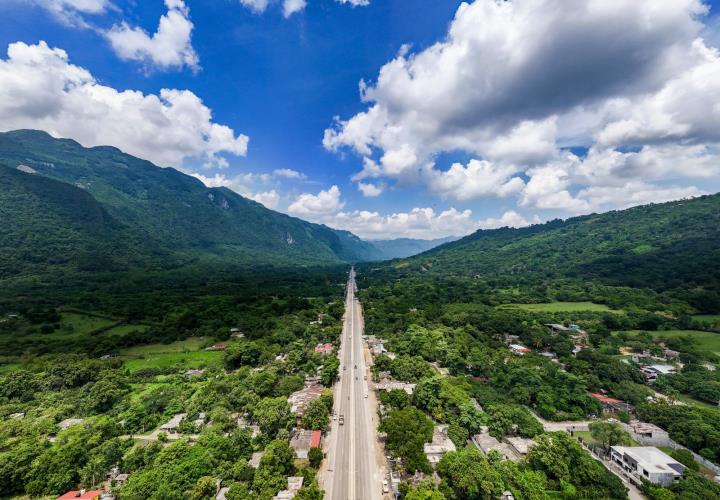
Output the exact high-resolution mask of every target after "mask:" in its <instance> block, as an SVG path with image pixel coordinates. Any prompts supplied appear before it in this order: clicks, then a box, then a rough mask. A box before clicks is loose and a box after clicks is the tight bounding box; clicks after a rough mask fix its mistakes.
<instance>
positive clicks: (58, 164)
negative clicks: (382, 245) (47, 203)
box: [0, 130, 383, 269]
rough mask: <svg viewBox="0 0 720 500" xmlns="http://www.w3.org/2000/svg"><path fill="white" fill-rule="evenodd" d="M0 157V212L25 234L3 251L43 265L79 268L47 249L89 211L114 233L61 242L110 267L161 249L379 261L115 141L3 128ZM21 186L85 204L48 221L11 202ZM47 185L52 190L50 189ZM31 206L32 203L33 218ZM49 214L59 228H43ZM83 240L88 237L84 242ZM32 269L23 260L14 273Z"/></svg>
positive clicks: (360, 245)
mask: <svg viewBox="0 0 720 500" xmlns="http://www.w3.org/2000/svg"><path fill="white" fill-rule="evenodd" d="M0 162H1V163H2V164H4V165H5V167H4V168H3V170H10V171H12V172H13V173H12V174H9V173H8V172H4V174H3V178H7V179H10V178H12V179H13V183H12V184H8V189H7V190H5V191H9V192H8V193H5V194H4V197H3V198H0V208H2V210H3V218H7V219H8V220H13V219H16V220H20V219H21V216H22V220H24V221H26V224H25V225H24V226H23V227H24V228H25V229H26V230H27V232H28V234H26V235H21V234H20V232H22V229H23V228H22V227H14V229H13V235H12V237H11V235H9V234H6V233H5V232H3V233H0V236H1V238H0V247H2V248H3V249H4V248H6V247H11V246H12V245H14V244H16V243H17V242H18V241H24V242H25V245H26V246H27V247H28V248H27V249H26V252H30V253H33V252H35V254H36V256H39V255H41V254H43V255H45V260H44V261H43V258H36V259H34V261H35V262H37V263H38V264H42V263H43V262H44V263H45V264H46V265H48V266H50V267H57V266H63V265H69V264H73V265H74V266H75V267H77V268H78V269H80V268H82V266H79V267H78V265H79V262H78V261H75V262H73V260H72V259H65V260H60V261H56V260H54V259H53V258H52V257H51V256H50V255H49V254H50V252H49V251H45V250H43V248H45V249H49V248H53V247H54V246H56V245H57V244H59V242H58V241H56V238H59V237H61V235H60V234H59V233H57V232H58V231H60V230H61V229H63V226H64V224H65V223H67V224H68V225H69V227H70V228H73V227H75V226H74V225H75V223H76V221H78V220H80V219H81V218H82V212H85V211H87V210H90V211H94V212H97V213H103V214H105V219H106V222H107V223H108V224H109V223H110V221H113V224H114V226H113V227H116V229H115V230H114V232H112V231H110V232H107V231H105V232H103V231H100V232H97V233H94V232H93V231H92V230H91V229H92V228H91V227H90V226H86V227H85V228H84V230H83V231H79V230H77V228H75V229H74V233H73V234H74V236H73V238H70V239H69V240H68V241H66V242H65V243H68V244H69V243H70V242H71V241H73V242H75V245H74V246H73V245H70V246H68V247H67V250H72V252H73V253H77V252H79V253H83V252H84V251H85V249H87V248H90V247H94V248H96V249H101V248H102V249H105V251H106V253H107V254H108V258H109V262H110V264H113V265H110V269H112V268H113V266H114V265H115V264H117V265H119V266H121V267H122V266H123V265H126V266H133V265H147V264H150V263H152V262H153V260H154V259H156V258H157V255H158V254H164V256H163V258H162V260H164V261H165V260H166V259H168V258H169V260H170V262H172V261H177V262H182V261H188V260H197V259H201V260H207V259H209V260H218V259H219V260H221V261H227V262H231V263H233V264H240V265H243V264H244V265H258V264H275V265H283V266H286V265H315V264H326V263H341V262H354V261H364V260H375V259H380V258H382V257H383V256H382V253H381V252H380V251H378V250H377V249H376V248H375V247H374V246H373V245H372V244H370V243H368V242H365V241H363V240H361V239H360V238H357V237H356V236H355V235H353V234H351V233H349V232H347V231H336V230H334V229H331V228H328V227H326V226H323V225H318V224H312V223H309V222H305V221H303V220H301V219H297V218H294V217H290V216H288V215H285V214H281V213H278V212H275V211H272V210H269V209H267V208H265V207H264V206H262V205H261V204H259V203H256V202H254V201H252V200H249V199H247V198H244V197H242V196H240V195H239V194H237V193H235V192H233V191H231V190H229V189H227V188H222V187H220V188H208V187H206V186H205V185H204V184H203V183H202V182H200V181H199V180H198V179H195V178H194V177H191V176H188V175H185V174H183V173H181V172H179V171H177V170H175V169H172V168H159V167H157V166H155V165H153V164H152V163H150V162H148V161H145V160H141V159H139V158H135V157H133V156H130V155H127V154H125V153H122V152H121V151H120V150H118V149H117V148H114V147H107V146H101V147H94V148H84V147H83V146H81V145H80V144H78V143H77V142H75V141H73V140H69V139H55V138H53V137H51V136H50V135H48V134H46V133H45V132H40V131H32V130H19V131H14V132H7V133H3V134H0ZM18 167H19V168H20V170H18ZM47 179H51V180H53V181H54V183H49V182H47ZM8 182H9V181H8ZM20 185H22V186H23V189H24V190H25V191H26V192H33V191H35V192H37V191H38V190H40V189H41V188H40V186H42V189H44V190H45V191H44V192H45V195H46V196H55V195H57V196H60V197H62V196H67V197H68V199H71V200H77V201H78V202H79V200H84V201H83V202H84V203H85V204H86V205H87V206H86V207H81V206H80V205H78V204H76V203H70V204H69V205H68V206H67V207H65V209H61V208H62V207H59V206H57V204H56V205H55V206H54V208H55V209H57V210H50V213H52V217H51V218H50V219H47V218H46V216H45V215H44V213H43V210H41V209H40V207H41V205H42V202H41V201H39V200H37V199H36V203H35V205H32V204H29V203H25V204H23V206H22V209H21V208H20V205H18V204H17V201H16V200H15V201H13V200H12V199H11V197H12V198H15V197H16V196H17V192H15V193H13V191H14V190H16V189H18V188H19V186H20ZM34 185H37V186H34ZM53 190H55V191H57V193H52V194H48V193H49V192H50V191H53ZM59 193H64V194H62V195H61V194H59ZM80 193H85V195H86V196H83V195H81V194H80ZM91 200H94V201H95V205H93V203H92V201H91ZM90 205H93V207H92V209H90V208H89V207H90ZM33 206H35V207H36V208H37V209H38V210H37V212H35V213H34V216H33ZM73 207H74V208H76V209H77V211H76V212H73ZM45 209H47V207H45ZM15 210H18V211H19V212H18V213H15ZM64 218H66V219H65V220H64ZM50 220H52V221H53V225H54V226H55V228H54V229H51V230H49V231H46V230H45V229H47V228H46V227H45V226H46V225H47V224H46V222H49V221H50ZM30 234H33V235H34V236H33V237H32V238H31V237H29V236H30ZM83 238H84V239H86V240H94V241H93V242H92V244H91V242H90V241H85V242H83V241H81V240H82V239H83ZM128 241H133V242H134V246H135V248H133V249H126V248H125V247H126V246H127V242H128ZM113 249H114V250H113ZM108 250H109V251H108ZM133 256H134V257H133ZM18 257H20V255H18ZM13 260H14V261H16V260H18V259H13ZM19 260H22V259H19ZM106 260H107V259H106ZM29 262H33V260H30V261H29ZM166 264H167V262H166ZM28 266H29V263H24V264H23V265H21V266H19V267H18V269H24V268H27V267H28ZM30 267H31V266H30Z"/></svg>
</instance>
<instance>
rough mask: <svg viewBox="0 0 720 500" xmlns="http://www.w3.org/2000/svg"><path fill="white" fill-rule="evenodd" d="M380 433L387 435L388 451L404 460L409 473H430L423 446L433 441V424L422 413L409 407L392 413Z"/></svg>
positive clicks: (384, 422) (384, 421)
mask: <svg viewBox="0 0 720 500" xmlns="http://www.w3.org/2000/svg"><path fill="white" fill-rule="evenodd" d="M380 431H382V432H385V433H387V440H386V446H387V448H388V450H390V451H391V452H392V453H393V454H394V455H395V456H397V457H400V458H402V459H403V463H404V466H405V469H406V470H407V471H408V472H411V473H412V472H415V471H417V470H420V471H423V472H429V471H430V464H429V462H428V460H427V457H425V453H424V452H423V445H424V443H426V442H428V441H430V440H431V439H432V433H433V423H432V421H431V420H430V419H429V418H428V417H427V416H425V414H424V413H423V412H422V411H420V410H418V409H417V408H415V407H414V406H409V407H407V408H405V409H403V410H396V411H393V412H390V414H389V415H388V416H387V417H385V419H384V420H383V421H382V424H381V425H380Z"/></svg>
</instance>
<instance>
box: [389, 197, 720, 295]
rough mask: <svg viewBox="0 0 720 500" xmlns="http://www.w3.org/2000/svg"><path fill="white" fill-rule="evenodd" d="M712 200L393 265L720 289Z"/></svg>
mask: <svg viewBox="0 0 720 500" xmlns="http://www.w3.org/2000/svg"><path fill="white" fill-rule="evenodd" d="M719 263H720V195H712V196H703V197H700V198H695V199H691V200H681V201H675V202H670V203H663V204H653V205H646V206H641V207H635V208H631V209H627V210H621V211H613V212H608V213H604V214H593V215H587V216H582V217H575V218H571V219H568V220H566V221H560V220H556V221H552V222H548V223H546V224H542V225H534V226H531V227H527V228H522V229H510V228H502V229H495V230H481V231H477V232H475V233H473V234H471V235H469V236H467V237H465V238H462V239H460V240H458V241H455V242H453V243H448V244H446V245H443V246H442V247H439V248H436V249H433V250H430V251H429V252H427V253H425V254H422V255H418V256H416V257H412V258H410V259H407V260H406V261H403V262H401V263H399V264H398V265H397V267H398V268H403V269H408V270H413V269H414V270H422V271H423V272H429V273H440V274H454V275H465V276H478V275H479V276H481V277H500V278H503V279H506V280H510V281H515V282H519V281H525V282H535V283H540V282H542V280H545V279H552V278H576V279H581V280H599V281H601V282H605V283H608V284H613V285H627V286H635V287H648V288H653V289H656V290H666V289H671V288H676V287H685V288H688V289H691V288H693V287H703V288H706V289H712V290H720V265H718V264H719Z"/></svg>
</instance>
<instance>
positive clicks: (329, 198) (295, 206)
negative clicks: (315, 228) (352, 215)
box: [288, 186, 345, 222]
mask: <svg viewBox="0 0 720 500" xmlns="http://www.w3.org/2000/svg"><path fill="white" fill-rule="evenodd" d="M340 196H341V194H340V189H339V188H338V187H337V186H332V187H331V188H330V189H327V190H322V191H320V192H319V193H318V194H310V193H303V194H301V195H300V196H298V197H297V199H296V200H295V201H294V202H293V203H292V204H290V206H289V207H288V212H289V213H291V214H292V215H297V216H299V217H305V218H307V219H309V220H311V221H315V222H317V221H321V220H322V218H323V217H325V216H328V215H332V214H334V213H336V212H338V211H339V210H341V209H342V208H343V207H344V206H345V203H344V202H343V201H342V200H341V199H340Z"/></svg>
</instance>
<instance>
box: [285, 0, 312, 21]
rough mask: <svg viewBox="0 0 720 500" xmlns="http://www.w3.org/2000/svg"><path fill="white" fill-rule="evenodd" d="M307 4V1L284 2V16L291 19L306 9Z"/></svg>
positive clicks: (287, 0) (290, 0)
mask: <svg viewBox="0 0 720 500" xmlns="http://www.w3.org/2000/svg"><path fill="white" fill-rule="evenodd" d="M306 5H307V2H306V1H305V0H284V1H283V16H285V17H290V16H292V15H293V14H295V13H296V12H300V11H301V10H303V9H304V8H305V6H306Z"/></svg>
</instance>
